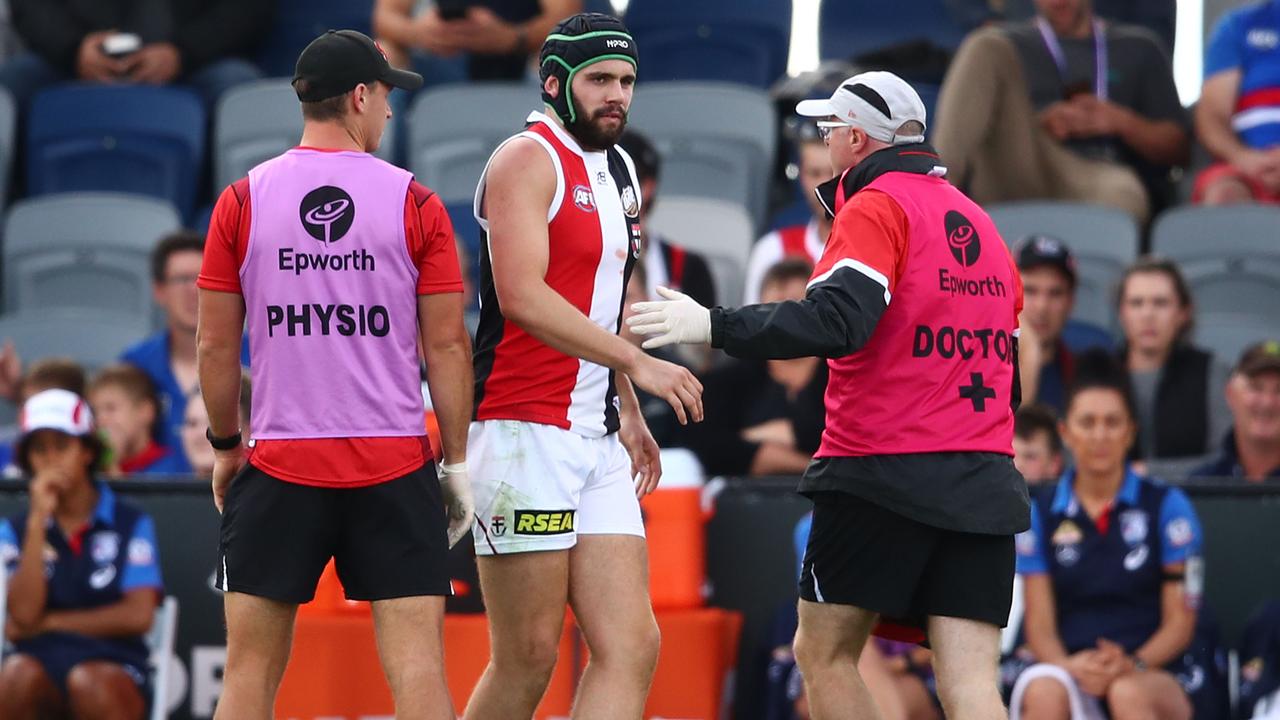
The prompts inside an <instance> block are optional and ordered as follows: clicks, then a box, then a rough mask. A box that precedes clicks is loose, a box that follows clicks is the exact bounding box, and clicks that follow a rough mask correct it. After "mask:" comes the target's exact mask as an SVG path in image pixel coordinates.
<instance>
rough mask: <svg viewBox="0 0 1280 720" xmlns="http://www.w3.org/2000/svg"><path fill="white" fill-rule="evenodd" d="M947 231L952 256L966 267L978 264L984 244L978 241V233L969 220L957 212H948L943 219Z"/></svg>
mask: <svg viewBox="0 0 1280 720" xmlns="http://www.w3.org/2000/svg"><path fill="white" fill-rule="evenodd" d="M943 224H944V225H945V226H946V229H947V246H948V247H949V248H951V255H952V256H953V257H954V258H955V259H956V262H958V263H960V264H961V265H963V266H964V267H969V266H970V265H973V264H974V263H976V262H978V254H979V253H981V252H982V243H981V242H980V241H979V240H978V231H977V229H975V228H974V227H973V223H971V222H969V218H967V217H965V216H964V215H961V214H960V213H958V212H956V211H955V210H949V211H947V214H946V216H945V217H944V218H943Z"/></svg>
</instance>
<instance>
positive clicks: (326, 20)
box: [258, 0, 373, 77]
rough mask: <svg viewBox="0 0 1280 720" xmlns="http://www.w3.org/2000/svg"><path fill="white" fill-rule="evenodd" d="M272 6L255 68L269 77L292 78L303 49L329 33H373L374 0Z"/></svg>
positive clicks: (309, 0)
mask: <svg viewBox="0 0 1280 720" xmlns="http://www.w3.org/2000/svg"><path fill="white" fill-rule="evenodd" d="M275 5H276V21H275V24H274V25H273V26H272V28H271V32H270V33H269V34H268V35H267V37H266V39H265V40H264V41H263V43H262V50H261V51H260V52H259V53H258V66H259V67H261V68H262V71H263V72H265V73H266V74H267V75H268V76H272V77H293V68H294V65H296V64H297V62H298V55H300V54H302V49H303V48H305V47H306V46H307V45H308V44H309V43H310V42H311V41H312V40H315V39H316V38H317V37H319V36H320V35H323V34H324V33H325V32H326V31H328V30H359V31H360V32H362V33H364V34H366V35H372V34H373V28H372V23H373V0H275Z"/></svg>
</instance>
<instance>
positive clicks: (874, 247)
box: [813, 190, 910, 295]
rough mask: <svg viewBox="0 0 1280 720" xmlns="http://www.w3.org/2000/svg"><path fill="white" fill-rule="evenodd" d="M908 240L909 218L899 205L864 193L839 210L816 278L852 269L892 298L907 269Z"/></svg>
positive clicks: (883, 195)
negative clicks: (886, 291)
mask: <svg viewBox="0 0 1280 720" xmlns="http://www.w3.org/2000/svg"><path fill="white" fill-rule="evenodd" d="M908 238H910V233H909V230H908V227H907V214H906V213H905V212H903V211H902V208H901V207H899V206H898V203H897V202H896V201H894V199H893V198H891V197H889V195H887V194H886V193H883V192H880V191H878V190H863V191H862V192H859V193H857V194H855V195H854V196H853V197H852V198H850V199H849V202H848V203H847V204H846V205H845V206H844V207H842V208H841V209H840V213H839V214H838V215H837V216H836V219H835V222H834V223H832V226H831V236H830V238H829V239H828V240H827V245H826V247H825V248H824V249H823V251H822V257H820V258H818V265H817V267H815V268H814V270H813V277H815V278H819V277H822V276H823V275H825V274H828V273H830V272H831V271H832V270H834V269H836V268H837V267H839V266H852V267H854V268H855V269H857V270H858V271H859V272H861V273H862V274H864V275H867V276H868V277H871V278H872V279H873V280H875V281H876V282H879V283H881V284H882V285H885V289H887V290H888V291H889V294H891V295H892V294H893V292H894V289H895V288H896V287H897V286H898V280H899V279H900V278H901V277H902V271H903V269H904V266H905V265H906V258H907V242H908ZM877 276H878V277H877Z"/></svg>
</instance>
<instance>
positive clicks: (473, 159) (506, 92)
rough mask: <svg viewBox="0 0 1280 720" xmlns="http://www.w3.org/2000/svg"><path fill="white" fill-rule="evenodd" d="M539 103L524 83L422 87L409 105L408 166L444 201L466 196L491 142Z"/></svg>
mask: <svg viewBox="0 0 1280 720" xmlns="http://www.w3.org/2000/svg"><path fill="white" fill-rule="evenodd" d="M541 109H542V100H541V98H540V96H539V94H538V88H537V87H535V86H533V85H529V84H527V83H499V82H493V83H484V84H476V85H446V86H443V87H437V88H431V89H430V90H426V91H423V92H421V93H419V94H418V96H417V97H416V98H414V101H413V106H412V107H411V108H410V109H409V122H408V129H407V131H406V135H407V136H408V137H407V138H406V139H407V141H408V152H407V156H408V164H409V169H410V170H411V171H413V174H414V175H415V176H416V177H417V178H418V182H421V183H423V184H424V185H426V186H427V187H429V188H431V189H432V190H435V191H436V192H437V193H439V194H440V198H441V199H442V200H443V201H444V202H445V203H446V204H450V203H455V202H470V201H471V200H472V198H474V197H475V192H476V183H477V182H478V181H479V180H480V173H481V172H482V171H483V170H484V166H485V163H486V162H488V161H489V156H490V155H492V154H493V151H494V149H495V148H497V147H498V145H499V144H500V143H501V142H502V141H503V140H506V139H507V138H508V137H510V136H511V135H514V134H516V133H518V132H520V130H521V129H522V128H523V127H524V120H525V118H526V117H528V116H529V113H530V112H532V111H534V110H541Z"/></svg>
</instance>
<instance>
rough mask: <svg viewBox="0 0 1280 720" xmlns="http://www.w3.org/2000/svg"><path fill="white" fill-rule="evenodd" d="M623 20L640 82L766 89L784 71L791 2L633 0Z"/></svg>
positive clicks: (789, 44)
mask: <svg viewBox="0 0 1280 720" xmlns="http://www.w3.org/2000/svg"><path fill="white" fill-rule="evenodd" d="M626 21H627V28H628V29H630V30H631V34H632V35H633V36H634V37H635V39H636V45H637V47H638V49H639V51H640V57H641V64H640V71H639V73H638V75H639V77H640V79H641V80H642V81H644V82H650V81H655V80H714V81H722V82H734V83H743V84H746V85H752V86H754V87H757V88H761V89H764V88H767V87H769V86H770V85H772V84H773V82H774V81H775V80H777V79H778V78H780V77H782V76H783V75H784V74H785V73H786V70H787V53H788V51H789V49H790V46H791V0H698V1H697V2H687V0H631V2H630V4H629V5H628V6H627V15H626ZM727 117H733V116H732V115H728V116H727Z"/></svg>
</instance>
